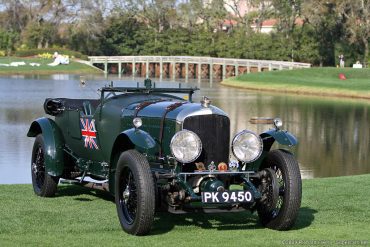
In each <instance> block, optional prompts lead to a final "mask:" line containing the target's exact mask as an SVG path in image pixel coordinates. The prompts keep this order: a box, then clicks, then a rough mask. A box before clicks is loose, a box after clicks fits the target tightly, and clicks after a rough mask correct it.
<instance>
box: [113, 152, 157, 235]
mask: <svg viewBox="0 0 370 247" xmlns="http://www.w3.org/2000/svg"><path fill="white" fill-rule="evenodd" d="M154 189H155V188H154V182H153V176H152V173H151V170H150V167H149V163H148V161H147V160H146V158H145V157H144V156H143V155H142V154H140V153H139V152H137V151H136V150H128V151H125V152H123V153H122V154H121V155H120V157H119V159H118V163H117V170H116V175H115V202H116V207H117V213H118V218H119V221H120V223H121V226H122V229H123V230H124V231H125V232H127V233H130V234H133V235H145V234H147V233H148V232H149V231H150V229H151V226H152V223H153V220H154V211H155V191H154Z"/></svg>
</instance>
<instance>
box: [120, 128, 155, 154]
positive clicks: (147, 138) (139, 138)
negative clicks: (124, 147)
mask: <svg viewBox="0 0 370 247" xmlns="http://www.w3.org/2000/svg"><path fill="white" fill-rule="evenodd" d="M122 133H124V134H125V135H126V136H127V137H128V138H129V139H130V141H131V142H132V143H133V144H134V145H135V146H137V147H139V148H141V149H146V150H148V149H151V148H154V147H155V145H156V142H155V140H154V139H153V137H152V136H151V135H150V134H149V133H148V132H145V131H143V130H140V129H135V128H132V129H128V130H125V131H124V132H122Z"/></svg>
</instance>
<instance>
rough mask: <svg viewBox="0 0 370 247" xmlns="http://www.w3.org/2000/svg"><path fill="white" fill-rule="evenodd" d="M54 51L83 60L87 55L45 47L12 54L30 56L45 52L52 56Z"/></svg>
mask: <svg viewBox="0 0 370 247" xmlns="http://www.w3.org/2000/svg"><path fill="white" fill-rule="evenodd" d="M54 52H58V53H59V54H63V55H67V56H69V57H72V58H80V59H83V60H87V59H88V58H87V56H86V55H83V54H82V53H80V52H77V51H71V50H68V49H64V48H45V49H28V50H18V51H16V52H14V55H15V56H17V57H31V56H38V55H39V54H40V55H43V54H45V56H47V55H46V54H50V55H51V57H52V56H53V55H52V54H54Z"/></svg>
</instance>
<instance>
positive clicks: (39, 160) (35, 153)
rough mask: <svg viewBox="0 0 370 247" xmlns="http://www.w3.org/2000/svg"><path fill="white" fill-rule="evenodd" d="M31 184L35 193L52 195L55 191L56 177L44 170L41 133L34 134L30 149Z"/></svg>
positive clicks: (46, 195)
mask: <svg viewBox="0 0 370 247" xmlns="http://www.w3.org/2000/svg"><path fill="white" fill-rule="evenodd" d="M31 176H32V186H33V190H34V192H35V194H36V195H38V196H42V197H52V196H54V195H55V193H56V192H57V186H58V182H59V178H58V177H52V176H50V175H49V174H48V173H47V172H46V167H45V144H44V137H43V136H42V134H39V135H37V136H36V139H35V143H34V144H33V149H32V160H31Z"/></svg>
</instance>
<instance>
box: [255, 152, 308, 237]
mask: <svg viewBox="0 0 370 247" xmlns="http://www.w3.org/2000/svg"><path fill="white" fill-rule="evenodd" d="M266 168H267V169H268V168H271V169H272V170H273V171H274V172H275V175H276V179H277V189H278V198H277V201H276V203H274V206H273V207H271V204H270V205H269V204H268V203H264V202H260V203H258V204H257V212H258V215H259V218H260V220H261V223H262V224H263V225H264V226H266V227H268V228H271V229H275V230H289V229H290V228H291V227H292V226H293V225H294V223H295V221H296V219H297V216H298V211H299V208H300V206H301V199H302V180H301V174H300V171H299V166H298V162H297V161H296V159H295V158H294V156H293V155H292V154H290V153H289V152H287V151H285V150H273V151H270V152H269V153H268V155H267V157H266V159H265V160H264V162H263V164H262V166H261V170H263V169H266ZM268 170H270V169H268ZM270 171H271V170H270ZM267 191H268V190H265V191H264V192H263V196H267V197H272V201H274V198H273V197H274V195H273V193H271V192H270V194H269V192H267ZM264 193H267V194H264ZM275 196H276V194H275ZM270 201H271V200H270Z"/></svg>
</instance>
